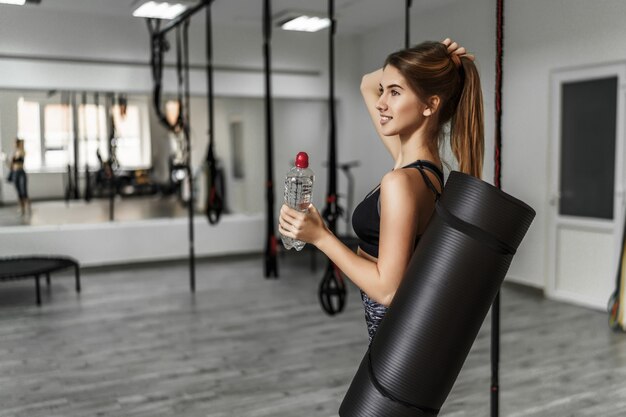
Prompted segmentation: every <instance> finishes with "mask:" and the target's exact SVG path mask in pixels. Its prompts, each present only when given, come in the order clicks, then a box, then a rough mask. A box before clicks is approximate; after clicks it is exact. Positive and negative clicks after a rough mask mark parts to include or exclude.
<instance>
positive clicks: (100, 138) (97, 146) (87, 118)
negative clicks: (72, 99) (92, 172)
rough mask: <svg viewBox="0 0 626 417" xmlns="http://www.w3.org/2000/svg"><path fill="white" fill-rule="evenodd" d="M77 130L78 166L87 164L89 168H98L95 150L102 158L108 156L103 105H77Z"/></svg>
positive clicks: (98, 163) (105, 158)
mask: <svg viewBox="0 0 626 417" xmlns="http://www.w3.org/2000/svg"><path fill="white" fill-rule="evenodd" d="M79 115H80V117H79V119H78V121H79V123H78V131H79V138H80V139H81V141H82V143H81V144H80V155H79V159H80V166H81V167H84V166H85V164H89V167H90V168H99V167H100V162H99V161H98V156H97V152H98V151H99V152H100V156H101V158H102V160H107V159H108V158H109V147H108V144H107V142H108V140H109V139H108V136H107V117H106V112H105V109H104V106H102V105H98V106H96V105H95V104H81V105H80V107H79Z"/></svg>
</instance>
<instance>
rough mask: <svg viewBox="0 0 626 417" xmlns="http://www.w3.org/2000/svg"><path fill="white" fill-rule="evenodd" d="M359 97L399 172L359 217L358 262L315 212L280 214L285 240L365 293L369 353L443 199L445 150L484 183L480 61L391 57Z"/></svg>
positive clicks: (443, 51) (446, 48)
mask: <svg viewBox="0 0 626 417" xmlns="http://www.w3.org/2000/svg"><path fill="white" fill-rule="evenodd" d="M361 93H362V96H363V99H364V101H365V105H366V107H367V110H368V111H369V114H370V117H371V119H372V121H373V122H374V127H375V129H376V131H377V133H378V135H379V137H380V140H381V141H382V143H383V145H384V146H385V147H386V148H387V150H388V151H389V153H390V154H391V157H392V158H393V166H392V169H391V170H390V171H389V172H387V174H385V175H384V176H383V177H382V179H381V181H380V184H379V185H378V186H376V187H375V188H374V189H373V190H372V191H371V192H370V193H369V194H368V195H367V196H366V197H365V199H364V200H363V201H362V202H361V203H360V204H359V205H358V206H357V207H356V209H355V210H354V213H353V215H352V225H353V228H354V231H355V233H356V235H357V236H358V238H359V248H358V250H357V253H356V254H355V253H354V252H352V250H350V248H348V247H347V246H346V245H344V244H343V243H342V242H341V241H340V240H339V239H338V238H337V237H336V236H334V235H333V233H332V232H331V231H330V230H329V229H328V227H327V226H326V225H325V224H324V221H323V219H322V217H321V216H320V213H319V212H318V210H317V209H316V208H315V207H314V206H313V205H311V206H310V208H309V210H308V212H299V211H296V210H293V209H291V208H289V206H287V205H283V206H282V207H281V210H280V219H279V232H280V233H281V234H282V235H284V236H287V237H291V238H294V239H298V240H302V241H304V242H307V243H311V244H313V245H315V246H316V247H317V248H318V249H320V250H321V251H322V252H324V253H325V254H326V255H327V256H328V257H329V258H330V259H331V260H332V262H333V263H334V264H335V265H337V267H339V269H341V271H342V272H343V273H344V274H345V275H346V276H347V277H348V278H349V279H350V280H351V281H352V282H353V283H354V284H356V285H357V286H358V287H359V288H360V290H361V298H362V300H363V305H364V307H365V320H366V324H367V330H368V334H369V339H370V343H371V341H372V338H373V337H374V335H375V333H376V331H377V329H378V325H379V324H380V323H381V322H382V320H383V317H384V316H385V313H386V311H387V308H388V306H389V305H390V303H391V302H392V300H393V297H394V295H395V293H396V291H397V290H398V288H399V286H400V283H401V281H402V279H403V277H404V274H405V272H406V269H407V267H408V264H409V261H410V259H411V256H412V255H413V252H414V250H415V247H416V245H417V242H418V241H419V239H420V236H421V235H422V234H423V233H424V230H425V229H426V226H427V224H428V222H429V220H430V218H431V216H432V214H433V211H434V209H435V203H436V200H437V199H438V198H439V195H440V193H441V192H442V189H443V184H444V178H443V165H442V158H441V156H440V152H441V150H442V148H443V147H444V144H445V142H444V141H445V140H446V139H447V138H449V145H447V146H449V148H450V150H451V152H452V155H454V158H455V159H456V161H455V162H456V163H458V168H457V169H458V170H459V171H461V172H463V173H466V174H469V175H473V176H475V177H478V178H480V177H481V175H482V165H483V153H484V133H483V129H484V128H483V102H482V91H481V86H480V78H479V74H478V69H477V68H476V66H475V65H474V56H473V55H471V54H468V53H467V52H466V50H465V48H463V47H460V46H459V45H458V44H457V43H456V42H453V41H451V40H450V39H446V40H444V41H442V42H423V43H421V44H419V45H416V46H414V47H411V48H408V49H403V50H400V51H397V52H394V53H392V54H391V55H389V56H388V57H387V59H386V61H385V63H384V66H383V68H381V69H378V70H376V71H374V72H372V73H369V74H366V75H365V76H363V79H362V82H361Z"/></svg>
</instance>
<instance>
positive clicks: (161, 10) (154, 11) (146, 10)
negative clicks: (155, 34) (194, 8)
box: [133, 1, 187, 19]
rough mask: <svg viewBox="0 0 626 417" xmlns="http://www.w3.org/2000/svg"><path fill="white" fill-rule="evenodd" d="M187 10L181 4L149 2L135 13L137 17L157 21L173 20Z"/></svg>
mask: <svg viewBox="0 0 626 417" xmlns="http://www.w3.org/2000/svg"><path fill="white" fill-rule="evenodd" d="M186 9H187V6H185V5H184V4H180V3H171V4H170V3H167V2H155V1H149V2H147V3H144V4H142V5H141V6H139V7H138V8H137V9H135V11H134V12H133V16H135V17H151V18H156V19H173V18H175V17H176V16H178V15H180V14H181V13H182V12H184V11H185V10H186Z"/></svg>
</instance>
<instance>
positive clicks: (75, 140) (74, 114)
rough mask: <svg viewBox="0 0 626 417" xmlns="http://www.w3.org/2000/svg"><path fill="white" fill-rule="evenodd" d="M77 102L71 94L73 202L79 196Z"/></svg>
mask: <svg viewBox="0 0 626 417" xmlns="http://www.w3.org/2000/svg"><path fill="white" fill-rule="evenodd" d="M78 115H79V112H78V102H77V100H76V93H75V92H74V93H72V122H73V123H72V125H73V126H72V127H73V129H72V130H73V132H74V138H73V143H74V167H73V175H74V190H73V191H74V193H73V194H74V195H73V197H74V200H78V199H79V198H80V194H79V191H78V155H79V149H78V147H79V142H80V140H79V138H78V133H79V132H78V117H79V116H78Z"/></svg>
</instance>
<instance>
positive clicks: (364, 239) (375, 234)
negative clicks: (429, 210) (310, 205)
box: [352, 160, 444, 258]
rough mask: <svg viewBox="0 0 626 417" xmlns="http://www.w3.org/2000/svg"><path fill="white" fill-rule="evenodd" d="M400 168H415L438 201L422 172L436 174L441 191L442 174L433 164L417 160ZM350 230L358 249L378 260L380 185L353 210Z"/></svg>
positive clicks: (435, 191)
mask: <svg viewBox="0 0 626 417" xmlns="http://www.w3.org/2000/svg"><path fill="white" fill-rule="evenodd" d="M402 168H417V170H418V171H419V172H420V173H421V174H422V178H424V182H425V183H426V185H427V186H428V188H430V189H431V190H432V191H433V192H434V193H435V198H436V199H439V195H440V193H439V191H437V189H436V188H435V186H434V185H433V183H432V182H431V181H430V179H429V178H428V175H426V174H425V173H424V171H423V170H424V169H428V170H429V171H432V172H434V173H435V174H437V178H438V179H439V181H440V183H441V187H442V189H443V182H444V181H443V172H441V170H440V169H439V168H438V167H437V166H436V165H435V164H433V163H432V162H429V161H423V160H417V161H415V162H413V163H411V164H409V165H406V166H403V167H402ZM402 168H401V169H402ZM352 228H353V229H354V233H356V235H357V237H358V238H359V247H360V248H361V250H363V251H364V252H366V253H367V254H369V255H371V256H374V257H376V258H378V241H379V238H380V184H379V185H378V186H377V187H376V188H375V189H374V190H372V191H371V192H370V193H369V194H368V195H367V196H366V197H365V199H363V201H361V203H359V205H358V206H356V208H355V209H354V212H353V213H352ZM419 238H420V236H417V237H416V239H415V244H416V245H417V242H418V241H419Z"/></svg>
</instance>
